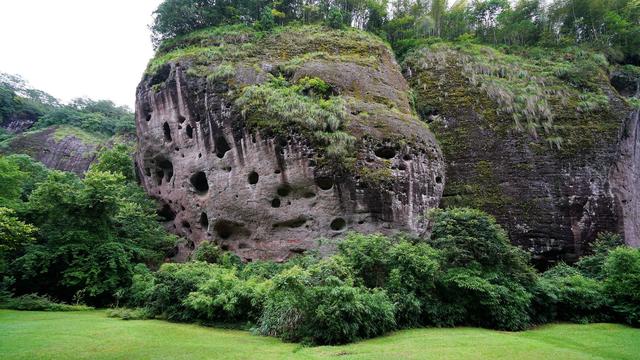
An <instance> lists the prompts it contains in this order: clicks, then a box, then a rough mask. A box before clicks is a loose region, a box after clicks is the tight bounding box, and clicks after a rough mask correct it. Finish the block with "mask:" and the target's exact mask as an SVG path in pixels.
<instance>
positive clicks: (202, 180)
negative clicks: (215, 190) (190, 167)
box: [189, 171, 209, 194]
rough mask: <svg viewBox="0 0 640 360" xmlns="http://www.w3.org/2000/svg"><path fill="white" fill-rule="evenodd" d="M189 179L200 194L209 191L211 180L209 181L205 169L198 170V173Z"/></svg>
mask: <svg viewBox="0 0 640 360" xmlns="http://www.w3.org/2000/svg"><path fill="white" fill-rule="evenodd" d="M189 181H190V182H191V185H193V187H194V188H195V189H196V191H197V192H198V193H199V194H205V193H206V192H207V191H209V182H207V175H206V174H205V173H204V172H203V171H198V172H197V173H195V174H193V175H191V178H189Z"/></svg>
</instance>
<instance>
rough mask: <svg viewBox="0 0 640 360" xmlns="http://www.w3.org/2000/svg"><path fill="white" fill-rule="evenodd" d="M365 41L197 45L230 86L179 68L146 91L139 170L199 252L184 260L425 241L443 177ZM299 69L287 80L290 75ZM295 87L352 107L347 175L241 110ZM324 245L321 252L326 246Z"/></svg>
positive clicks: (296, 37) (381, 54)
mask: <svg viewBox="0 0 640 360" xmlns="http://www.w3.org/2000/svg"><path fill="white" fill-rule="evenodd" d="M362 37H364V35H362V34H361V33H358V32H355V31H344V32H338V31H328V30H324V29H322V30H320V31H319V30H318V29H317V28H308V27H307V28H301V29H297V30H292V29H289V30H286V31H283V32H281V33H279V34H276V35H269V36H266V37H265V38H254V37H253V36H252V34H251V33H249V34H243V35H241V36H239V35H235V36H227V37H224V36H223V37H222V38H220V37H214V36H212V37H211V38H199V39H198V44H200V45H202V44H207V46H209V47H210V50H211V52H212V53H215V51H216V50H217V51H221V50H220V48H223V49H227V51H229V50H228V49H229V48H232V49H235V48H237V49H246V48H249V49H251V51H250V53H249V54H247V55H244V56H241V57H240V58H238V59H235V60H231V61H230V60H229V58H228V57H226V58H225V66H232V67H233V72H232V73H233V75H229V76H226V77H225V78H224V79H223V80H220V79H212V76H209V80H207V79H206V78H205V76H203V75H202V74H200V72H202V69H203V67H204V68H205V69H215V68H216V67H217V66H220V65H221V61H219V60H207V61H204V62H203V61H202V60H197V59H196V60H194V59H192V58H188V57H186V58H181V59H172V60H170V61H168V62H167V64H166V65H164V66H162V67H160V68H159V69H158V70H157V71H154V72H153V73H151V74H147V75H145V77H144V78H143V80H142V82H141V83H140V85H139V87H138V89H137V100H136V124H137V131H138V139H139V140H138V141H139V144H138V145H139V146H138V152H137V155H136V162H137V166H138V169H139V172H140V175H141V178H142V185H143V186H144V188H145V189H146V190H147V192H148V193H149V194H150V195H151V196H153V197H155V198H157V199H158V200H160V201H161V202H162V203H163V208H162V209H161V210H160V211H159V214H160V215H161V216H163V217H164V218H165V220H166V221H167V226H168V228H169V229H171V230H172V231H174V232H175V233H177V234H180V235H184V236H185V237H186V238H188V239H189V241H188V243H186V244H184V245H181V246H180V249H179V252H178V255H177V257H176V258H177V259H179V260H180V259H185V258H187V257H188V256H189V253H190V252H191V251H192V250H193V249H195V247H197V246H198V245H199V244H201V243H203V242H205V241H212V242H215V243H216V244H219V245H220V246H221V247H222V248H223V249H228V250H232V251H234V252H235V253H236V254H238V255H239V256H241V257H242V258H243V259H245V260H248V261H251V260H253V259H275V260H284V259H286V258H288V257H289V256H291V255H292V254H296V253H300V252H303V251H305V250H309V249H319V250H320V251H321V252H326V251H330V250H331V248H332V244H334V243H335V241H337V240H338V239H339V238H340V237H341V236H342V235H344V232H345V231H347V230H356V231H360V232H365V233H370V232H383V233H392V232H396V231H409V232H412V233H415V234H420V233H424V232H426V231H428V227H429V224H428V220H427V219H426V218H425V217H424V214H425V212H426V211H427V210H429V209H431V208H434V207H437V206H438V204H439V201H440V197H441V194H442V190H443V186H444V163H443V159H442V156H441V153H440V150H439V148H438V145H437V144H436V142H435V139H434V137H433V135H432V134H431V132H430V131H429V130H428V128H427V127H426V126H425V125H424V124H423V123H422V122H420V121H419V120H418V119H417V117H415V116H414V115H413V114H412V110H411V106H410V104H409V100H408V85H407V83H406V81H405V80H404V78H403V77H402V75H401V73H400V71H399V67H398V65H397V64H396V62H395V60H394V58H393V55H392V53H391V52H390V50H389V49H388V48H387V47H386V46H385V45H383V44H382V43H381V42H379V41H377V40H373V38H371V37H366V38H362ZM291 63H295V66H289V67H287V70H286V71H284V72H282V71H281V69H283V67H285V65H287V64H291ZM281 72H282V73H284V75H286V77H287V79H288V80H289V81H291V82H295V81H297V80H298V79H300V78H303V77H305V76H309V77H318V78H320V79H323V80H324V81H325V82H327V83H328V84H329V85H331V87H332V90H333V92H334V93H336V94H339V96H341V97H342V98H344V99H345V103H346V110H347V112H346V113H347V119H346V120H347V121H346V131H347V132H348V133H350V134H351V135H353V136H354V137H355V139H356V148H355V150H354V153H353V154H351V155H352V157H351V162H350V164H351V167H350V168H349V169H345V168H340V169H339V170H338V168H337V167H334V166H332V164H331V159H330V158H328V157H327V156H325V155H326V154H325V153H324V152H323V151H322V150H321V149H319V148H317V147H315V146H314V145H313V143H312V142H310V141H309V140H308V139H307V138H305V137H304V136H298V135H296V134H295V133H293V134H292V133H290V134H289V136H286V137H283V136H280V135H278V136H274V135H271V134H269V133H268V132H265V131H259V130H256V129H250V128H249V127H248V126H247V124H246V122H245V118H244V117H243V116H242V114H241V111H240V109H239V108H238V107H237V106H236V105H235V103H234V99H235V98H236V97H237V96H238V94H239V93H240V91H241V90H242V88H244V87H246V86H248V85H252V84H260V83H263V82H265V81H266V80H267V79H268V77H269V73H272V74H274V75H277V74H279V73H281ZM319 238H326V239H328V240H326V241H323V242H319V241H317V239H319Z"/></svg>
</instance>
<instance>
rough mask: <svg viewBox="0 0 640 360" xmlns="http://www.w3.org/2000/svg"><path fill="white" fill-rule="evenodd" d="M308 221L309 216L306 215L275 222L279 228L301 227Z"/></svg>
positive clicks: (275, 226) (274, 225) (275, 225)
mask: <svg viewBox="0 0 640 360" xmlns="http://www.w3.org/2000/svg"><path fill="white" fill-rule="evenodd" d="M306 222H307V218H306V217H304V216H298V217H296V218H293V219H290V220H286V221H281V222H278V223H275V224H273V227H274V228H278V227H288V228H299V227H301V226H302V225H304V224H305V223H306Z"/></svg>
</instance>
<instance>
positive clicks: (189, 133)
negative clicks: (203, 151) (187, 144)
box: [186, 125, 193, 139]
mask: <svg viewBox="0 0 640 360" xmlns="http://www.w3.org/2000/svg"><path fill="white" fill-rule="evenodd" d="M186 132H187V136H188V137H189V139H193V127H191V125H187V128H186Z"/></svg>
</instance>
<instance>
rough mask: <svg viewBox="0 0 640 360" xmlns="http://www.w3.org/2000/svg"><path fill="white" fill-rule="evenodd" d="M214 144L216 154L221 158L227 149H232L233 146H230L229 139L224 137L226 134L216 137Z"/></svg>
mask: <svg viewBox="0 0 640 360" xmlns="http://www.w3.org/2000/svg"><path fill="white" fill-rule="evenodd" d="M214 145H215V148H216V156H217V157H218V158H220V159H222V158H223V157H224V155H225V154H226V153H227V151H229V150H231V147H230V146H229V143H228V142H227V139H225V138H224V136H218V137H216V138H215V140H214Z"/></svg>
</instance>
